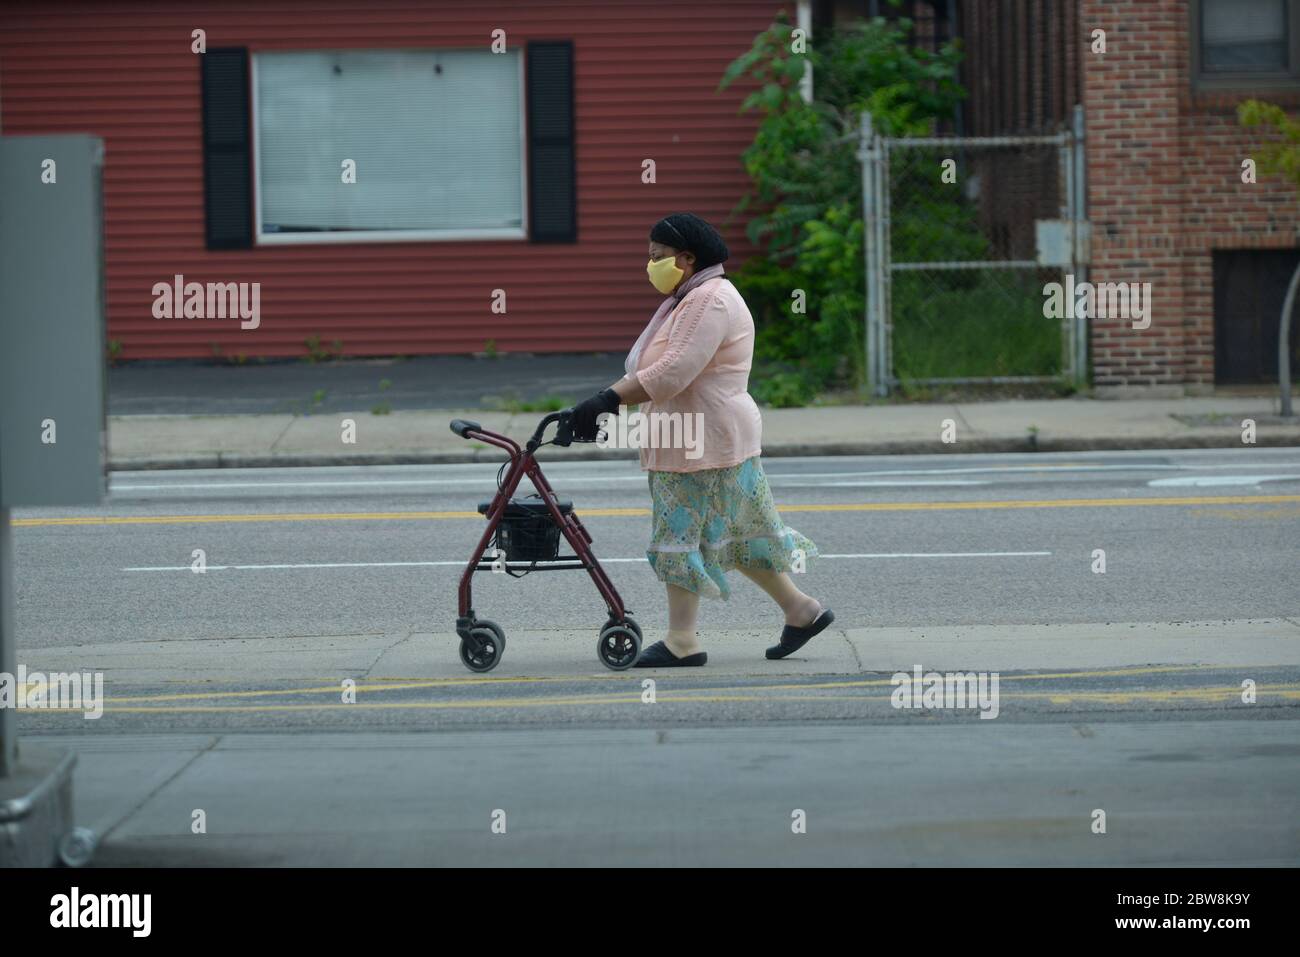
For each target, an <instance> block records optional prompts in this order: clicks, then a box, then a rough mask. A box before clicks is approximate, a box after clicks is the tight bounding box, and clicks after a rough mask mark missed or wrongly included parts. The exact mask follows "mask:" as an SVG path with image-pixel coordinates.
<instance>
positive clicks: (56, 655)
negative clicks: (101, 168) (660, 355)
mask: <svg viewBox="0 0 1300 957" xmlns="http://www.w3.org/2000/svg"><path fill="white" fill-rule="evenodd" d="M663 637H664V633H663V632H662V630H660V629H656V628H653V627H646V628H645V644H647V645H648V644H650V643H652V642H654V641H657V640H659V639H661V638H663ZM775 637H776V636H775V633H774V631H773V630H772V629H767V630H760V629H753V630H736V631H711V632H708V633H706V634H704V635H703V636H702V638H703V640H704V644H705V647H706V648H707V650H708V652H709V663H708V664H707V665H706V666H705V667H703V668H700V669H690V673H691V674H698V675H710V676H741V675H766V676H773V675H859V674H868V673H885V674H892V673H893V672H895V671H899V670H902V671H910V670H911V669H912V667H913V665H915V664H916V663H918V662H920V663H923V664H924V665H925V667H926V668H936V669H940V670H945V669H953V670H967V669H980V670H1001V671H1015V670H1040V669H1048V670H1059V669H1063V668H1084V669H1086V668H1113V667H1126V666H1145V665H1206V666H1223V667H1236V666H1258V667H1269V666H1281V665H1297V666H1300V623H1297V622H1295V621H1292V620H1290V619H1287V618H1261V619H1243V620H1236V621H1184V622H1110V623H1106V624H1054V625H951V626H939V627H926V628H901V627H900V628H833V627H832V628H830V629H828V630H827V631H826V633H825V634H824V635H821V636H818V638H817V639H816V640H815V641H814V642H813V643H811V644H809V645H808V646H806V648H805V649H804V650H801V651H800V652H799V653H798V654H797V655H794V656H792V657H790V658H787V659H785V660H783V661H767V660H766V659H765V658H764V657H763V649H764V648H765V647H766V646H767V645H769V644H771V643H772V639H773V638H775ZM507 639H508V641H507V647H506V651H505V654H504V655H503V657H502V659H501V664H500V665H498V666H497V668H495V669H494V670H493V671H492V672H491V673H489V674H488V675H484V676H481V678H476V677H475V676H474V675H473V674H472V673H471V672H470V671H468V670H467V669H466V668H465V666H464V665H463V664H462V663H461V661H460V658H459V656H458V655H457V650H456V649H457V642H458V639H457V638H456V635H455V629H454V628H453V627H452V624H451V623H450V622H448V624H447V628H446V629H445V630H444V631H441V632H437V633H430V632H419V633H409V634H374V635H319V636H298V637H292V638H280V637H275V638H222V639H174V640H169V641H128V642H116V643H112V644H99V645H69V646H64V647H50V648H34V649H28V650H24V651H23V652H22V653H21V662H22V664H24V665H26V666H27V669H28V671H29V672H34V671H41V672H85V671H91V672H103V674H104V683H105V687H106V689H107V700H108V705H109V707H110V708H111V707H112V698H113V689H114V688H115V687H122V686H130V685H142V684H143V685H154V684H159V683H170V682H179V683H185V684H191V683H195V682H207V681H217V682H220V681H236V682H237V681H246V680H248V678H249V676H250V675H255V676H256V677H257V679H258V680H260V681H293V680H313V681H314V680H319V681H327V682H328V681H339V680H341V679H343V678H353V679H366V680H372V681H383V680H386V679H392V680H412V679H431V680H443V679H464V680H465V681H471V682H472V681H475V680H483V681H491V680H493V679H501V678H515V677H535V678H536V677H541V678H572V677H575V676H597V677H600V676H604V677H608V676H611V675H612V674H614V673H613V672H610V671H609V670H607V669H606V668H604V667H603V666H602V665H601V664H600V663H599V662H598V661H597V660H596V653H595V633H594V632H588V631H559V630H539V629H507ZM673 673H680V672H671V671H663V670H658V671H653V672H652V671H641V670H636V671H630V672H625V673H624V674H640V675H649V674H659V675H667V674H673Z"/></svg>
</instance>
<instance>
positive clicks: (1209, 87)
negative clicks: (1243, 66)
mask: <svg viewBox="0 0 1300 957" xmlns="http://www.w3.org/2000/svg"><path fill="white" fill-rule="evenodd" d="M1202 2H1203V0H1192V2H1191V3H1190V4H1188V9H1189V13H1190V16H1191V21H1192V22H1191V24H1190V27H1191V29H1190V33H1189V35H1190V37H1191V50H1190V51H1189V53H1190V57H1189V61H1188V62H1189V65H1190V67H1191V79H1192V88H1193V89H1194V90H1197V91H1215V90H1224V91H1233V90H1276V89H1300V0H1282V2H1283V3H1284V4H1285V9H1286V25H1287V59H1288V60H1290V63H1291V66H1290V69H1288V70H1285V71H1274V72H1271V73H1264V72H1259V71H1250V72H1237V73H1232V72H1227V71H1225V72H1209V73H1207V72H1205V71H1204V70H1203V69H1202V67H1201V39H1202V37H1201V19H1202V18H1201V9H1202Z"/></svg>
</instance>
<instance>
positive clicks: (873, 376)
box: [858, 110, 882, 395]
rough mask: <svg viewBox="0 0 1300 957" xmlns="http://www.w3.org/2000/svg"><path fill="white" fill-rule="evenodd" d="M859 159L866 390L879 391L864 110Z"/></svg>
mask: <svg viewBox="0 0 1300 957" xmlns="http://www.w3.org/2000/svg"><path fill="white" fill-rule="evenodd" d="M858 161H859V162H860V163H861V164H862V258H863V263H862V266H863V290H862V291H863V299H864V300H865V304H866V316H865V324H864V328H863V336H862V348H863V359H864V360H865V362H866V372H867V393H868V395H879V394H880V388H881V385H882V383H881V374H880V368H879V363H880V361H881V358H880V355H879V352H880V350H879V348H878V346H877V342H876V340H877V338H878V336H877V332H876V330H877V327H878V326H879V324H880V318H881V317H880V303H879V295H880V277H879V275H878V261H877V255H876V223H877V219H878V217H879V211H878V209H877V196H876V188H875V187H876V177H875V166H876V148H875V143H874V136H873V133H872V126H871V114H870V113H869V112H867V111H866V110H863V111H862V114H861V116H860V117H859V122H858Z"/></svg>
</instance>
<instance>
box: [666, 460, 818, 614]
mask: <svg viewBox="0 0 1300 957" xmlns="http://www.w3.org/2000/svg"><path fill="white" fill-rule="evenodd" d="M650 496H651V498H652V499H653V500H654V519H653V531H652V533H651V537H650V547H649V548H648V549H647V550H646V556H647V557H648V558H649V559H650V566H651V567H652V568H653V569H654V570H655V575H657V576H658V577H659V580H660V581H663V582H667V583H668V584H670V585H678V586H680V587H682V588H685V589H687V590H688V591H693V592H695V593H697V594H699V595H701V596H702V597H705V598H729V597H731V589H730V587H729V586H728V585H727V577H726V575H725V574H724V573H725V572H727V571H729V570H730V569H733V568H761V569H768V570H771V571H777V572H785V571H791V570H795V571H802V570H803V562H804V561H805V560H806V559H808V558H813V557H814V556H816V555H817V554H818V552H817V546H816V545H814V544H813V543H812V542H811V541H810V540H809V539H807V538H805V537H804V536H803V535H800V534H799V533H798V532H796V531H795V530H794V529H793V528H789V527H787V526H786V524H785V522H783V521H782V520H781V516H780V515H779V514H778V513H777V510H776V503H775V502H773V501H772V490H771V489H770V488H769V487H768V484H767V476H766V475H764V474H763V466H762V463H760V462H759V457H758V456H757V455H756V456H754V457H753V458H752V459H748V460H746V461H744V462H741V463H740V464H739V465H733V466H732V467H731V468H725V469H704V470H702V471H699V472H653V471H652V472H650Z"/></svg>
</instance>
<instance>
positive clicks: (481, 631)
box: [460, 621, 506, 672]
mask: <svg viewBox="0 0 1300 957" xmlns="http://www.w3.org/2000/svg"><path fill="white" fill-rule="evenodd" d="M470 634H471V635H473V636H474V637H475V638H477V639H478V640H479V641H481V642H484V645H483V647H482V649H481V650H479V651H475V650H474V646H473V645H471V644H470V642H469V641H468V640H467V639H465V638H462V639H461V640H460V660H461V661H462V662H464V663H465V667H466V668H468V669H469V670H470V671H478V672H484V671H491V670H492V669H493V668H495V667H496V666H497V665H498V664H499V663H500V662H501V654H502V652H504V651H505V650H506V633H505V632H504V631H502V630H501V626H500V625H498V624H497V623H496V622H494V621H476V622H475V623H474V627H473V628H471V629H470Z"/></svg>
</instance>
